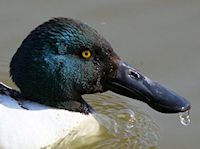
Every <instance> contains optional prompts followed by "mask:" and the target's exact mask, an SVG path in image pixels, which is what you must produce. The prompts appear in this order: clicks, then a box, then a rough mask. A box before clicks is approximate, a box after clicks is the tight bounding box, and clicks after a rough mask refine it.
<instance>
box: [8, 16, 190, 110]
mask: <svg viewBox="0 0 200 149" xmlns="http://www.w3.org/2000/svg"><path fill="white" fill-rule="evenodd" d="M10 74H11V77H12V79H13V81H14V82H15V83H16V85H17V86H18V87H19V89H20V91H21V93H22V95H23V96H24V97H26V98H28V99H29V100H32V101H36V102H39V103H42V104H45V105H48V106H52V107H56V108H61V109H67V110H70V111H77V112H82V113H86V114H87V113H91V112H93V111H94V110H93V109H92V107H91V106H90V105H89V104H87V103H86V102H85V101H84V100H83V98H82V97H81V95H83V94H92V93H96V92H104V91H107V90H111V91H113V92H116V93H118V94H121V95H124V96H127V97H130V98H133V99H137V100H141V101H143V102H145V103H147V104H148V105H149V106H151V107H152V108H153V109H155V110H157V111H160V112H164V113H177V112H184V111H186V110H188V109H190V104H189V102H188V101H187V100H186V99H185V98H183V97H181V96H179V95H177V94H176V93H174V92H173V91H171V90H169V89H167V88H165V87H163V86H162V85H160V84H159V83H157V82H154V81H151V80H150V79H149V78H147V77H146V76H144V75H142V74H141V73H140V72H139V71H137V70H136V69H134V68H133V67H132V66H131V65H129V64H127V63H126V62H124V61H123V60H122V59H121V58H120V57H119V56H118V55H117V54H116V53H115V52H114V51H113V49H112V47H111V45H110V44H109V43H108V42H107V41H106V40H105V39H104V38H103V37H102V36H101V35H100V34H98V33H97V31H95V30H94V29H93V28H91V27H89V26H88V25H87V24H85V23H82V22H80V21H77V20H73V19H69V18H54V19H51V20H49V21H48V22H45V23H43V24H42V25H40V26H38V27H37V28H36V29H35V30H33V31H32V32H31V33H30V34H29V35H28V36H27V37H26V39H25V40H24V41H23V42H22V44H21V46H20V47H19V48H18V50H17V52H16V53H15V55H14V56H13V58H12V61H11V64H10Z"/></svg>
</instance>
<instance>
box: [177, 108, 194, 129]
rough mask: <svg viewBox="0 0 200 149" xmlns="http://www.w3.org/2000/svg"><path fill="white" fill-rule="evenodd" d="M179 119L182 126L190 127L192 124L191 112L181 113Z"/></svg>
mask: <svg viewBox="0 0 200 149" xmlns="http://www.w3.org/2000/svg"><path fill="white" fill-rule="evenodd" d="M179 118H180V122H181V124H182V125H184V126H188V125H189V124H190V122H191V121H190V112H189V110H187V111H185V112H181V113H179Z"/></svg>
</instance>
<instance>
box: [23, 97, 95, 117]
mask: <svg viewBox="0 0 200 149" xmlns="http://www.w3.org/2000/svg"><path fill="white" fill-rule="evenodd" d="M72 97H73V98H72ZM25 98H26V96H25ZM26 99H27V98H26ZM28 100H31V101H34V102H37V103H40V104H44V105H47V106H50V107H54V108H57V109H64V110H68V111H73V112H80V113H84V114H89V113H93V112H95V111H94V109H93V108H92V107H91V106H90V105H89V104H88V103H87V102H86V101H85V100H84V99H83V98H82V97H81V95H80V96H71V98H70V97H67V98H63V97H58V96H57V97H48V99H46V100H44V99H40V98H30V97H29V98H28Z"/></svg>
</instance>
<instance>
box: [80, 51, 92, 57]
mask: <svg viewBox="0 0 200 149" xmlns="http://www.w3.org/2000/svg"><path fill="white" fill-rule="evenodd" d="M82 56H83V58H85V59H89V58H90V57H91V56H92V54H91V52H90V50H84V51H83V52H82Z"/></svg>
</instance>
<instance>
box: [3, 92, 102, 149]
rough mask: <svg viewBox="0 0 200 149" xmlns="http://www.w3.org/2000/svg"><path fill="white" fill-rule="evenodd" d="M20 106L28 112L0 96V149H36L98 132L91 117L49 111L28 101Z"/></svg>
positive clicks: (96, 124)
mask: <svg viewBox="0 0 200 149" xmlns="http://www.w3.org/2000/svg"><path fill="white" fill-rule="evenodd" d="M23 105H24V106H25V107H27V108H28V109H29V110H26V109H24V108H22V107H21V106H20V105H19V104H18V102H17V101H16V100H14V99H12V98H11V97H8V96H1V95H0V121H1V122H0V149H2V148H3V149H38V148H41V147H45V146H48V145H51V144H53V143H55V142H57V141H58V140H59V139H63V138H65V140H67V141H70V140H71V139H75V137H80V136H85V135H95V134H98V132H99V124H98V122H97V121H96V120H95V118H94V117H93V116H92V115H91V114H89V115H85V114H81V113H79V112H70V111H67V110H58V109H53V108H50V107H47V106H44V105H41V104H38V103H34V102H30V101H26V102H23ZM66 138H67V139H66Z"/></svg>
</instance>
